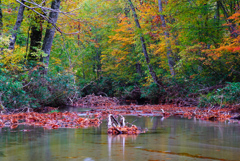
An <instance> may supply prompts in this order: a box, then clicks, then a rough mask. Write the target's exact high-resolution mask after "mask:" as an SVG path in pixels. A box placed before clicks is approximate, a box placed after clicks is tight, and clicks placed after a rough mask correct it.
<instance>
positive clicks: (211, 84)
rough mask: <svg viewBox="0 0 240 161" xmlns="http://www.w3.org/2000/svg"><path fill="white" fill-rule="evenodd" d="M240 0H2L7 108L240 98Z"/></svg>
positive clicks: (0, 58)
mask: <svg viewBox="0 0 240 161" xmlns="http://www.w3.org/2000/svg"><path fill="white" fill-rule="evenodd" d="M239 9H240V1H239V0H0V50H1V51H0V107H1V108H2V109H3V108H22V107H31V108H35V107H44V106H64V105H73V104H74V103H76V102H77V101H78V100H79V98H81V97H84V96H86V95H89V94H95V95H102V96H108V97H117V98H118V99H119V100H120V101H121V102H123V103H124V102H125V103H129V102H130V103H136V104H147V103H151V104H161V103H167V104H171V103H173V104H177V105H179V106H199V107H224V106H225V107H227V106H232V105H239V104H240V54H239V52H240V10H239Z"/></svg>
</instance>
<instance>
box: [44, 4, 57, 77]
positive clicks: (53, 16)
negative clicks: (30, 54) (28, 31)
mask: <svg viewBox="0 0 240 161" xmlns="http://www.w3.org/2000/svg"><path fill="white" fill-rule="evenodd" d="M60 3H61V0H53V1H52V5H51V9H54V10H59V7H60ZM57 19H58V12H54V11H51V12H50V14H49V20H50V22H51V23H52V24H56V22H57ZM52 24H50V23H48V27H47V30H46V34H45V37H44V40H43V46H42V50H43V52H44V53H45V54H47V56H46V57H44V58H43V62H44V63H45V65H46V66H45V72H47V68H48V64H49V57H50V52H51V47H52V42H53V38H54V34H55V28H54V26H53V25H52Z"/></svg>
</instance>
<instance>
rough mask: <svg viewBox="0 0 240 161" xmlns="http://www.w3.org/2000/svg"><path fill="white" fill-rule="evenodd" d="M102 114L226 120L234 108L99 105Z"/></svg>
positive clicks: (232, 114) (231, 114)
mask: <svg viewBox="0 0 240 161" xmlns="http://www.w3.org/2000/svg"><path fill="white" fill-rule="evenodd" d="M97 109H99V110H100V111H101V110H102V116H105V115H106V114H109V113H111V114H114V115H118V114H121V115H136V116H151V115H152V116H163V117H169V116H182V117H185V118H188V119H191V118H193V117H195V118H197V119H201V120H206V121H226V120H229V119H230V118H231V117H233V116H234V115H235V113H233V112H232V111H236V108H234V107H232V108H197V107H176V106H174V105H125V106H111V107H107V108H103V107H99V108H97Z"/></svg>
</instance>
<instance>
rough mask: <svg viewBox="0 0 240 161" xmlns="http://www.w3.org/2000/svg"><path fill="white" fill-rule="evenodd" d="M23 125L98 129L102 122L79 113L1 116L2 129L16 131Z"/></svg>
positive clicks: (0, 126) (49, 127) (0, 125)
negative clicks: (90, 127) (8, 128)
mask: <svg viewBox="0 0 240 161" xmlns="http://www.w3.org/2000/svg"><path fill="white" fill-rule="evenodd" d="M22 124H24V125H33V126H41V127H44V128H47V129H57V128H83V127H89V126H95V127H97V126H99V125H100V120H99V119H98V118H93V119H89V118H82V117H80V116H78V115H77V113H71V112H64V113H62V112H58V113H57V112H54V113H51V114H46V113H36V112H29V113H18V114H8V115H0V128H3V127H10V128H11V129H14V128H16V127H18V125H22Z"/></svg>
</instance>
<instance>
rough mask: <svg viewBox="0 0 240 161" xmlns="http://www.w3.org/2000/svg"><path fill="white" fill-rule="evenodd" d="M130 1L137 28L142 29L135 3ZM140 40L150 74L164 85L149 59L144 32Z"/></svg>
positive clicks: (158, 82)
mask: <svg viewBox="0 0 240 161" xmlns="http://www.w3.org/2000/svg"><path fill="white" fill-rule="evenodd" d="M128 2H129V4H130V7H131V10H132V12H133V17H134V20H135V23H136V26H137V28H139V29H141V26H140V23H139V20H138V17H137V14H136V10H135V7H134V6H133V3H132V1H131V0H128ZM140 40H141V43H142V50H143V53H144V57H145V60H146V63H147V66H148V69H149V72H150V74H151V76H152V78H153V80H154V82H155V83H156V84H157V85H158V86H159V87H163V83H162V82H161V81H160V80H159V79H158V77H157V75H156V73H155V71H154V70H153V67H152V65H151V64H150V60H149V56H148V52H147V47H146V43H145V39H144V37H143V35H142V33H141V34H140Z"/></svg>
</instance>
